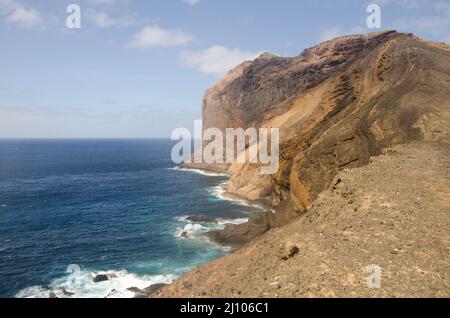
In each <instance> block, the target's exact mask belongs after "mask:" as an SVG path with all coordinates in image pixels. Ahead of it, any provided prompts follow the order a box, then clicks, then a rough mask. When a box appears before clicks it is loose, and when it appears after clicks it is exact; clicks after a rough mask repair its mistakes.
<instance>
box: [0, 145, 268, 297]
mask: <svg viewBox="0 0 450 318" xmlns="http://www.w3.org/2000/svg"><path fill="white" fill-rule="evenodd" d="M171 147H172V142H171V141H166V140H63V141H61V140H34V141H27V140H3V141H0V296H1V297H49V295H50V292H52V293H55V294H56V295H57V296H58V297H106V296H108V297H132V296H133V293H132V292H130V291H129V290H127V288H129V287H138V288H145V287H147V286H149V285H151V284H153V283H160V282H164V283H168V282H170V281H171V280H172V279H173V278H175V277H176V276H178V275H180V274H181V273H182V272H184V271H187V270H189V269H190V268H192V267H194V266H196V265H198V264H201V263H205V262H207V261H210V260H212V259H215V258H217V257H220V256H222V255H224V254H225V253H226V252H227V249H226V248H224V247H219V246H216V245H214V244H212V243H210V242H208V241H207V240H206V239H205V238H204V237H203V236H202V235H201V234H202V233H204V232H205V231H207V230H209V229H211V228H220V227H223V224H224V223H227V222H234V223H239V222H243V221H245V219H246V218H248V216H249V214H250V213H252V212H254V211H258V210H259V209H258V207H252V206H248V205H245V204H243V203H241V202H237V201H229V200H226V199H224V198H222V197H221V196H220V193H221V191H222V186H221V185H222V184H223V183H224V182H226V180H227V178H226V177H225V176H221V175H211V174H204V173H196V172H193V171H185V170H179V169H174V164H173V163H172V162H171V160H170V150H171ZM197 214H205V215H209V216H211V217H216V218H219V220H220V222H219V224H217V225H214V226H212V225H208V224H195V223H190V222H187V221H186V219H185V216H188V215H197ZM183 232H184V235H183V236H182V235H181V234H182V233H183ZM186 234H187V237H184V236H186ZM103 272H107V273H108V275H109V276H110V279H109V280H108V281H105V282H101V283H94V282H93V281H92V278H93V277H94V276H95V275H96V274H98V273H103Z"/></svg>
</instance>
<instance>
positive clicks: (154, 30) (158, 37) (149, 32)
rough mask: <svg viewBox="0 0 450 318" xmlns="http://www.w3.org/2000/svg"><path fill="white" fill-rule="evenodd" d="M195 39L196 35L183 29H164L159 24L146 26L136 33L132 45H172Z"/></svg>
mask: <svg viewBox="0 0 450 318" xmlns="http://www.w3.org/2000/svg"><path fill="white" fill-rule="evenodd" d="M193 40H194V36H192V35H191V34H189V33H187V32H184V31H182V30H170V29H164V28H161V27H159V26H157V25H153V26H146V27H145V28H143V29H142V30H141V31H139V32H138V33H136V34H135V35H134V36H133V38H132V40H131V42H130V46H132V47H140V48H149V47H172V46H181V45H184V44H187V43H189V42H191V41H193Z"/></svg>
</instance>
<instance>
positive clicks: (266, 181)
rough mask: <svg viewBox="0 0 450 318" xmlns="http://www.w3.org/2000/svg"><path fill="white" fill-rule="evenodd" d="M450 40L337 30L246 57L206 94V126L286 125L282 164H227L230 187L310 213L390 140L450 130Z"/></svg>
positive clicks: (443, 136) (284, 209)
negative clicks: (266, 167)
mask: <svg viewBox="0 0 450 318" xmlns="http://www.w3.org/2000/svg"><path fill="white" fill-rule="evenodd" d="M449 87H450V48H449V47H448V46H446V45H445V44H443V43H437V42H429V41H424V40H422V39H420V38H417V37H415V36H414V35H411V34H402V33H397V32H395V31H388V32H382V33H370V34H367V35H354V36H346V37H341V38H337V39H334V40H331V41H328V42H325V43H322V44H320V45H318V46H316V47H313V48H310V49H307V50H305V51H304V52H303V53H302V54H301V55H300V56H298V57H293V58H282V57H277V56H275V55H272V54H270V53H265V54H263V55H261V56H260V57H259V58H257V59H256V60H254V61H253V62H244V63H243V64H241V65H240V66H238V67H237V68H235V69H234V70H232V71H230V73H229V74H228V75H227V77H226V78H225V79H223V80H222V81H220V82H219V83H218V84H216V85H215V86H214V87H212V88H211V89H209V90H208V91H207V92H206V93H205V97H204V104H203V121H204V129H206V128H209V127H216V128H219V129H222V130H223V131H224V130H225V129H226V128H248V127H256V128H258V127H276V128H280V132H281V145H280V169H279V170H278V173H277V174H275V175H268V176H263V175H261V174H260V173H259V168H258V167H256V166H255V165H250V164H234V165H231V166H226V165H216V166H209V167H208V166H207V165H206V166H202V168H207V169H208V168H210V169H212V170H227V171H228V172H229V174H230V176H231V180H230V182H229V183H228V187H227V190H228V192H229V193H231V194H236V195H239V196H242V197H245V198H247V199H248V200H254V201H262V202H264V203H266V204H268V205H270V206H272V207H273V208H274V209H275V210H277V218H276V220H273V223H274V224H276V225H282V224H285V223H286V222H288V221H289V220H291V219H292V218H293V217H297V216H298V215H301V214H302V213H304V211H305V209H306V208H307V206H308V205H309V204H310V203H311V202H313V200H314V199H315V198H316V197H317V195H318V194H319V193H320V192H322V191H323V190H325V189H326V188H327V187H328V186H329V185H330V182H331V181H332V180H333V178H334V177H335V175H336V174H337V173H338V172H339V171H340V170H342V169H345V168H352V167H359V166H361V165H365V164H367V163H368V161H369V158H370V157H371V156H374V155H378V154H380V153H381V150H382V149H383V148H386V147H389V146H393V145H396V144H401V143H405V142H408V141H414V140H448V139H449V135H450V125H449V121H448V120H449V118H450V89H449Z"/></svg>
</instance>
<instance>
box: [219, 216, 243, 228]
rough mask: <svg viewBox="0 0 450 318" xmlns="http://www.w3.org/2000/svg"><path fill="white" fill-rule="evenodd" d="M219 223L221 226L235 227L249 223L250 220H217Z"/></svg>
mask: <svg viewBox="0 0 450 318" xmlns="http://www.w3.org/2000/svg"><path fill="white" fill-rule="evenodd" d="M217 222H218V224H219V225H223V226H225V224H235V225H239V224H243V223H246V222H248V218H240V219H221V218H219V219H217Z"/></svg>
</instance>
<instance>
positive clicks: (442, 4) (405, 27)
mask: <svg viewBox="0 0 450 318" xmlns="http://www.w3.org/2000/svg"><path fill="white" fill-rule="evenodd" d="M384 1H387V0H384ZM391 1H392V0H391ZM393 3H394V2H393ZM396 4H403V5H404V6H409V7H412V6H414V7H415V8H417V7H422V8H431V9H433V10H434V11H435V13H434V14H429V15H423V16H418V17H414V18H399V19H396V20H394V21H393V23H392V27H393V28H395V29H398V30H400V31H404V32H414V33H416V34H420V35H424V36H427V35H432V36H435V37H437V38H440V39H441V40H442V41H448V39H449V38H450V4H449V3H448V2H446V1H436V2H434V3H433V4H431V3H430V2H426V1H421V0H416V1H414V0H409V1H408V0H402V1H400V2H398V3H396Z"/></svg>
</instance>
